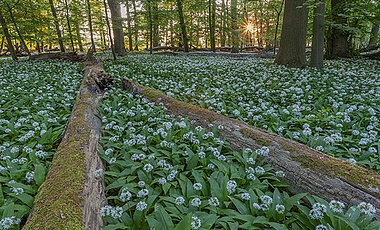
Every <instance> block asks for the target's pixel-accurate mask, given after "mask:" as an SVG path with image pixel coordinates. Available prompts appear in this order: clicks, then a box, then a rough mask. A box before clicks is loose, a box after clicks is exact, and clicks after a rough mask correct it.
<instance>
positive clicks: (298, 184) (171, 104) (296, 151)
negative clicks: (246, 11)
mask: <svg viewBox="0 0 380 230" xmlns="http://www.w3.org/2000/svg"><path fill="white" fill-rule="evenodd" d="M122 88H123V89H124V90H127V91H130V92H133V93H135V94H140V95H143V96H144V97H145V98H146V99H148V100H149V101H151V102H155V103H156V104H160V103H163V104H164V105H165V107H167V108H168V110H167V111H168V113H171V114H174V115H177V116H182V117H188V118H189V119H191V120H194V121H196V123H195V125H200V126H203V127H204V128H206V129H207V128H208V127H209V124H212V125H214V126H215V127H223V129H219V135H220V136H221V137H222V138H225V139H226V140H227V141H228V142H229V143H230V144H231V147H232V149H233V150H236V151H241V150H242V149H243V148H244V147H246V148H251V149H257V148H260V147H262V146H268V147H269V149H270V154H269V157H268V158H267V160H268V162H269V163H271V164H272V165H273V167H274V168H275V169H276V170H281V171H284V172H285V177H284V178H283V180H284V181H285V182H287V183H288V184H289V185H290V186H289V188H288V189H289V191H290V192H292V193H301V192H308V193H310V194H314V195H317V196H319V197H321V198H323V199H326V200H328V201H330V200H333V199H335V200H341V201H343V202H345V203H346V204H347V205H349V206H352V205H358V204H359V203H360V202H370V203H372V204H373V205H374V206H375V207H376V208H377V209H380V175H379V174H378V173H376V172H374V171H372V170H369V169H366V168H363V167H360V166H358V165H355V164H352V163H349V162H347V161H343V160H340V159H337V158H334V157H332V156H329V155H327V154H324V153H321V152H319V151H317V150H315V149H312V148H310V147H308V146H306V145H304V144H301V143H298V142H295V141H293V140H290V139H286V138H283V137H281V136H279V135H277V134H274V133H270V132H268V131H266V130H263V129H259V128H255V127H253V126H251V125H248V124H246V123H244V122H242V121H239V120H236V119H232V118H228V117H225V116H223V115H221V114H218V113H215V112H213V111H210V110H208V109H204V108H201V107H198V106H195V105H191V104H188V103H185V102H181V101H178V100H175V99H173V98H171V97H169V96H167V95H165V94H163V93H161V92H158V91H156V90H153V89H150V88H147V87H144V86H141V85H139V84H136V83H134V82H132V81H130V80H128V79H122ZM379 217H380V213H379V212H378V213H377V214H376V218H377V219H379Z"/></svg>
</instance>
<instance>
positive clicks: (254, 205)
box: [252, 203, 261, 210]
mask: <svg viewBox="0 0 380 230" xmlns="http://www.w3.org/2000/svg"><path fill="white" fill-rule="evenodd" d="M252 206H253V208H254V209H258V210H260V209H261V206H260V205H259V204H258V203H253V204H252Z"/></svg>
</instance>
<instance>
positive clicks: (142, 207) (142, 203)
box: [136, 201, 148, 211]
mask: <svg viewBox="0 0 380 230" xmlns="http://www.w3.org/2000/svg"><path fill="white" fill-rule="evenodd" d="M147 207H148V205H147V203H146V202H145V201H140V202H139V203H137V205H136V210H137V211H144V210H145V209H146V208H147Z"/></svg>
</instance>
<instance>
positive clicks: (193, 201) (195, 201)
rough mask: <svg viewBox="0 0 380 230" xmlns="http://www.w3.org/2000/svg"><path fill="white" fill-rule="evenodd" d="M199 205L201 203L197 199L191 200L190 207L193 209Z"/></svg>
mask: <svg viewBox="0 0 380 230" xmlns="http://www.w3.org/2000/svg"><path fill="white" fill-rule="evenodd" d="M201 204H202V201H201V199H199V198H194V199H192V200H191V205H192V206H194V207H199V206H200V205H201Z"/></svg>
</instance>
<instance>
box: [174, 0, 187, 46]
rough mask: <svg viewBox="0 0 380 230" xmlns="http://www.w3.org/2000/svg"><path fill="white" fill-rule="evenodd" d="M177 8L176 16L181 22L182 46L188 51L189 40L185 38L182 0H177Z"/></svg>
mask: <svg viewBox="0 0 380 230" xmlns="http://www.w3.org/2000/svg"><path fill="white" fill-rule="evenodd" d="M177 10H178V16H179V23H180V24H181V31H182V40H183V48H184V50H185V52H189V42H188V40H187V33H186V24H185V19H184V17H183V4H182V0H177Z"/></svg>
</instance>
